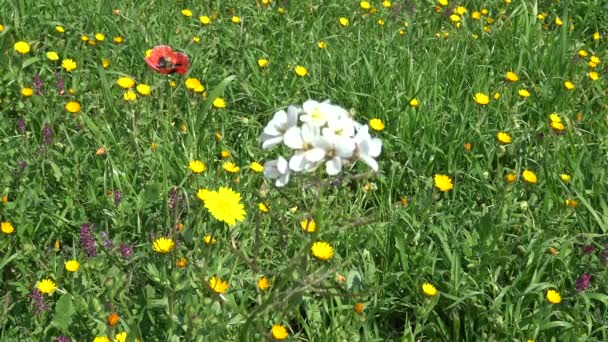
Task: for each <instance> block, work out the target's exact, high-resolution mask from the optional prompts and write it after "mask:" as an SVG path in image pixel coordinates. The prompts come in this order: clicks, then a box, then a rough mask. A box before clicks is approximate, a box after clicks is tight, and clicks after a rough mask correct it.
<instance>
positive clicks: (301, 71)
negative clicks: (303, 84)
mask: <svg viewBox="0 0 608 342" xmlns="http://www.w3.org/2000/svg"><path fill="white" fill-rule="evenodd" d="M294 71H295V73H296V75H298V76H299V77H304V76H306V75H307V74H308V70H306V68H305V67H303V66H301V65H296V68H295V69H294Z"/></svg>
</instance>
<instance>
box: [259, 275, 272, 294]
mask: <svg viewBox="0 0 608 342" xmlns="http://www.w3.org/2000/svg"><path fill="white" fill-rule="evenodd" d="M269 288H270V281H268V278H266V277H262V278H260V280H258V289H260V290H262V291H266V290H268V289H269Z"/></svg>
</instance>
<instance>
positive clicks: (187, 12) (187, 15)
mask: <svg viewBox="0 0 608 342" xmlns="http://www.w3.org/2000/svg"><path fill="white" fill-rule="evenodd" d="M182 15H183V16H184V17H191V16H192V11H191V10H189V9H187V8H185V9H183V10H182Z"/></svg>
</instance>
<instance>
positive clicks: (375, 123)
mask: <svg viewBox="0 0 608 342" xmlns="http://www.w3.org/2000/svg"><path fill="white" fill-rule="evenodd" d="M369 127H371V128H372V129H373V130H374V131H376V132H380V131H383V130H384V122H383V121H382V120H380V119H378V118H374V119H371V120H369Z"/></svg>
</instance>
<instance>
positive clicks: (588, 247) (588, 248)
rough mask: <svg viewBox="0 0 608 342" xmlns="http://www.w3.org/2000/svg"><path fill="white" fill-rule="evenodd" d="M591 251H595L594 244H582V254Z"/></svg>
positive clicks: (590, 252)
mask: <svg viewBox="0 0 608 342" xmlns="http://www.w3.org/2000/svg"><path fill="white" fill-rule="evenodd" d="M593 252H595V246H594V245H585V246H583V254H592V253H593Z"/></svg>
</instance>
